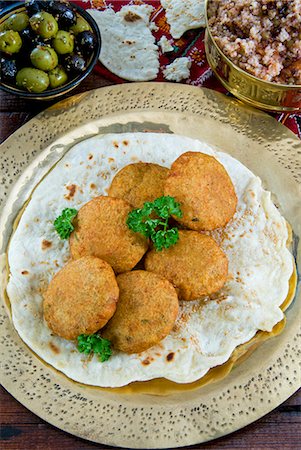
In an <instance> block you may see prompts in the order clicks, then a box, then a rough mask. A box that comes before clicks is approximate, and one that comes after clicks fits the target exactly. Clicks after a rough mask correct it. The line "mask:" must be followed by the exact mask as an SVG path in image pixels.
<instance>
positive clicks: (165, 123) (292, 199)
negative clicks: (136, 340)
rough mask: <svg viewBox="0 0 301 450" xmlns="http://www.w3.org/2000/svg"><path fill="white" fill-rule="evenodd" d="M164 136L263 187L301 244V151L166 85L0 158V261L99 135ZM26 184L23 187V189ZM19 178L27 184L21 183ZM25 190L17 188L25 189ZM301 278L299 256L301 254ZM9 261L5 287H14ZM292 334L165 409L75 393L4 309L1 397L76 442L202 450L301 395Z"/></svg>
mask: <svg viewBox="0 0 301 450" xmlns="http://www.w3.org/2000/svg"><path fill="white" fill-rule="evenodd" d="M135 130H136V131H142V130H144V131H153V130H156V131H159V132H160V131H161V132H162V131H163V132H172V133H177V134H182V135H186V136H189V137H192V138H199V139H200V140H203V141H205V142H207V143H208V144H210V145H212V146H216V147H218V148H219V149H221V150H224V151H227V152H229V153H231V154H232V155H233V156H235V157H236V158H238V159H240V160H241V161H242V162H243V163H244V164H245V165H247V166H248V167H249V168H250V169H251V170H253V171H254V172H255V173H256V174H257V175H259V176H260V177H261V178H262V179H263V182H264V184H265V185H266V186H267V187H268V189H269V190H271V191H272V192H273V194H274V200H275V202H276V203H277V205H278V206H279V207H280V209H281V211H282V213H283V214H284V215H285V217H286V218H287V219H288V220H289V221H290V223H291V224H292V227H293V230H294V232H295V234H296V236H297V237H298V236H300V235H301V218H300V215H301V194H300V180H301V143H300V141H299V140H298V139H297V138H296V137H295V136H294V135H293V134H292V133H291V132H290V131H289V130H287V129H286V128H285V127H284V126H282V125H280V124H278V123H277V122H276V121H275V120H274V119H273V118H271V117H269V116H267V115H265V114H263V113H261V112H259V111H256V110H254V109H252V108H248V107H246V106H243V105H241V104H240V103H239V102H238V101H236V100H232V99H228V98H226V97H225V96H223V95H221V94H218V93H215V92H213V91H209V90H206V89H199V88H193V87H190V86H183V85H174V84H167V83H132V84H124V85H122V86H114V87H109V88H101V89H97V90H95V91H91V92H88V93H86V94H81V95H79V96H76V97H72V98H70V99H67V100H65V101H63V102H60V103H58V104H56V105H54V106H53V107H51V108H50V109H48V110H46V111H45V112H43V113H41V114H39V115H38V116H37V117H36V118H34V119H32V120H31V121H30V122H28V123H27V124H26V125H24V126H23V127H21V128H20V129H19V130H18V131H17V132H16V133H14V134H13V135H12V136H11V137H10V138H9V139H7V141H5V142H4V143H3V144H2V146H1V148H0V151H1V185H2V186H4V189H2V190H1V199H0V201H1V202H2V203H3V201H4V200H6V199H7V198H8V195H9V191H10V195H9V198H8V200H7V201H6V205H5V207H4V208H3V213H2V221H1V229H0V232H1V233H2V235H3V239H2V242H1V245H0V247H1V246H2V250H1V251H2V252H4V251H5V248H6V246H7V243H8V239H9V236H10V234H11V227H12V223H13V220H14V218H15V217H16V214H17V212H18V209H19V208H20V207H21V206H22V204H23V203H24V201H25V200H26V199H27V198H28V196H29V195H30V192H31V190H32V188H33V187H34V186H35V184H36V183H37V182H38V181H39V179H40V178H41V177H42V176H43V175H44V174H45V173H46V172H47V170H49V168H50V167H51V165H52V164H53V163H54V162H55V161H56V160H58V159H59V158H60V156H61V155H62V154H63V153H64V152H65V151H66V150H67V149H68V146H69V145H70V144H71V143H72V142H75V141H77V140H79V139H83V138H84V137H87V136H89V135H92V134H96V133H99V132H101V133H106V132H112V131H113V132H124V131H135ZM20 175H21V177H20ZM19 177H20V178H19ZM17 179H18V181H16V180H17ZM296 252H297V262H298V263H299V266H300V246H299V249H297V248H296ZM3 262H4V258H3V257H2V266H1V268H2V275H5V268H4V264H3ZM300 302H301V298H300V293H299V298H296V299H295V301H294V302H293V304H292V305H291V306H290V308H289V310H288V311H287V326H286V328H285V330H284V332H283V333H282V334H281V335H280V336H277V337H276V338H273V339H271V340H270V341H268V342H266V343H265V344H263V345H262V346H261V347H260V348H259V349H257V350H256V352H255V353H254V354H253V355H252V356H251V357H249V358H248V359H247V360H246V361H245V362H244V363H242V364H241V365H240V366H238V367H237V368H236V369H234V370H233V371H232V372H231V373H230V375H228V377H227V378H226V379H224V380H222V381H220V382H217V383H214V384H211V385H208V386H205V387H203V388H201V389H200V390H198V391H193V392H189V391H186V392H183V393H177V394H173V395H169V396H167V397H156V396H151V395H142V394H135V395H126V394H115V393H112V392H104V391H100V390H99V389H97V388H93V387H89V386H84V385H80V384H78V383H75V382H72V381H71V380H69V379H67V378H66V377H64V376H63V375H62V374H60V373H59V372H57V371H55V370H53V369H52V368H51V367H49V366H47V365H46V364H44V363H43V362H42V361H41V360H40V359H39V358H37V357H36V356H35V355H34V354H33V353H32V352H31V351H30V350H29V349H28V348H27V346H26V345H25V344H24V343H23V342H22V341H21V339H20V338H19V336H18V335H17V333H16V332H15V330H14V328H13V327H12V325H11V322H10V319H9V315H8V313H7V310H6V308H5V306H4V303H3V304H2V305H1V310H0V312H1V314H0V324H1V332H0V342H1V356H0V357H1V361H2V380H3V385H4V387H5V388H6V389H7V390H8V391H9V392H10V393H11V394H12V395H13V396H14V397H15V398H16V399H17V400H19V401H20V402H21V403H23V404H24V405H25V406H26V407H27V408H28V409H30V410H32V411H33V412H34V413H36V414H37V415H38V416H40V417H42V418H43V419H45V420H46V421H48V422H49V423H51V424H53V425H55V426H57V427H59V428H61V429H63V430H65V431H68V432H69V433H72V434H74V435H77V436H80V437H83V438H86V439H89V440H92V441H95V442H101V443H104V444H111V445H120V446H125V447H133V448H162V447H171V446H173V447H177V446H184V445H190V444H194V443H200V442H205V441H207V440H210V439H214V438H216V437H219V436H222V435H225V434H227V433H230V432H232V431H234V430H236V429H238V428H241V427H243V426H245V425H247V424H249V423H251V422H252V421H254V420H256V419H258V418H259V417H261V416H262V415H264V414H266V413H267V412H269V411H271V410H272V409H273V408H275V407H276V406H278V405H279V404H280V403H281V402H283V401H284V400H286V399H287V398H288V397H289V396H290V395H292V394H293V393H294V392H295V391H296V390H297V389H298V387H299V385H300V379H301V374H300V365H299V361H300V355H301V349H300V340H301V339H300V338H301V329H300V324H301V308H300Z"/></svg>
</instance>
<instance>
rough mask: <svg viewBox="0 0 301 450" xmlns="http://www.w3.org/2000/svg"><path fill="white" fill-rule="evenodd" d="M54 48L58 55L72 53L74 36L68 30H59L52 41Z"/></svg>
mask: <svg viewBox="0 0 301 450" xmlns="http://www.w3.org/2000/svg"><path fill="white" fill-rule="evenodd" d="M52 46H53V48H54V50H55V51H56V52H57V53H58V54H59V55H66V54H67V53H72V52H73V48H74V36H73V34H71V33H68V31H63V30H59V31H58V33H57V35H56V36H55V38H54V39H53V41H52Z"/></svg>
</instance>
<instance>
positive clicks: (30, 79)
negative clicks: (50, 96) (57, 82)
mask: <svg viewBox="0 0 301 450" xmlns="http://www.w3.org/2000/svg"><path fill="white" fill-rule="evenodd" d="M16 84H17V86H18V87H19V88H21V89H27V90H28V91H29V92H35V93H37V94H38V93H40V92H44V91H45V90H46V89H47V88H48V86H49V78H48V75H47V73H45V72H43V71H42V70H38V69H33V68H32V67H23V69H21V70H19V72H18V73H17V75H16Z"/></svg>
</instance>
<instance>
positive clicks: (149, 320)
mask: <svg viewBox="0 0 301 450" xmlns="http://www.w3.org/2000/svg"><path fill="white" fill-rule="evenodd" d="M117 283H118V286H119V292H120V294H119V301H118V305H117V309H116V313H115V314H114V316H113V317H112V319H111V320H110V321H109V322H108V324H107V326H106V328H105V329H104V330H103V333H102V335H103V336H104V337H105V338H107V339H109V340H110V341H111V342H112V343H113V346H114V347H115V348H116V349H118V350H121V351H123V352H125V353H140V352H142V351H144V350H147V349H148V348H150V347H152V346H154V345H155V344H157V343H158V342H160V341H161V340H162V339H164V338H165V337H166V336H167V335H168V334H169V332H170V331H171V330H172V328H173V326H174V323H175V321H176V318H177V315H178V310H179V303H178V296H177V293H176V290H175V289H174V287H173V286H172V285H171V284H170V283H169V281H167V280H165V279H164V278H162V277H160V276H159V275H157V274H155V273H151V272H146V271H145V270H134V271H133V272H127V273H123V274H121V275H118V277H117Z"/></svg>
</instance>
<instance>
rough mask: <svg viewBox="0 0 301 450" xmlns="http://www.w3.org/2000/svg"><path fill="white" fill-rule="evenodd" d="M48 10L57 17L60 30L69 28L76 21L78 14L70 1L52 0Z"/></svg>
mask: <svg viewBox="0 0 301 450" xmlns="http://www.w3.org/2000/svg"><path fill="white" fill-rule="evenodd" d="M48 11H49V12H50V13H51V14H53V16H54V17H55V18H56V19H57V21H58V24H59V29H60V30H69V28H70V27H72V25H74V24H75V23H76V20H77V19H76V14H75V12H74V11H73V10H72V7H71V5H70V3H61V2H58V1H51V2H50V3H49V5H48Z"/></svg>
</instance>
